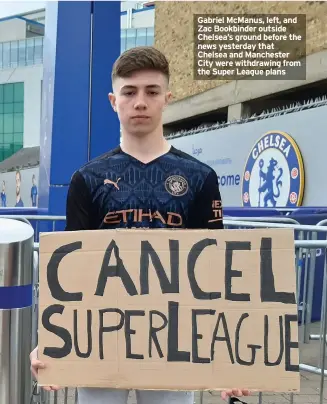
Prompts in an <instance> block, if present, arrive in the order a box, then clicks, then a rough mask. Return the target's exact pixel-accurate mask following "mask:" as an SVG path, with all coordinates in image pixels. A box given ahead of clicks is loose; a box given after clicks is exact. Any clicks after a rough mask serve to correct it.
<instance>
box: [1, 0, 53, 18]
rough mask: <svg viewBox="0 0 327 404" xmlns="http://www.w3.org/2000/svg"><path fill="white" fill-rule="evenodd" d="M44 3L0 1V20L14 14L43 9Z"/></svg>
mask: <svg viewBox="0 0 327 404" xmlns="http://www.w3.org/2000/svg"><path fill="white" fill-rule="evenodd" d="M45 4H46V1H2V0H0V18H3V17H8V16H10V15H14V14H20V13H25V12H28V11H33V10H37V9H39V8H44V7H45Z"/></svg>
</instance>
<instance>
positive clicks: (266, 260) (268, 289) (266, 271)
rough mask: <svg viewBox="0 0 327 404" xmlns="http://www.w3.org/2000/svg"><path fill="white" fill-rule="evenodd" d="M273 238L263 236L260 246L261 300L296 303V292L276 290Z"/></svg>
mask: <svg viewBox="0 0 327 404" xmlns="http://www.w3.org/2000/svg"><path fill="white" fill-rule="evenodd" d="M271 244H272V242H271V238H263V239H262V240H261V247H260V255H261V262H260V271H261V301H262V302H280V303H285V304H295V303H296V300H295V294H294V293H291V292H290V293H288V292H276V290H275V279H274V274H273V266H272V253H271V248H272V247H271Z"/></svg>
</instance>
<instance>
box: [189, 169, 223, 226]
mask: <svg viewBox="0 0 327 404" xmlns="http://www.w3.org/2000/svg"><path fill="white" fill-rule="evenodd" d="M188 227H189V228H199V229H223V228H224V225H223V208H222V201H221V195H220V190H219V185H218V178H217V175H216V173H215V171H214V170H212V171H210V173H209V174H208V176H207V178H206V180H205V182H204V184H203V187H202V189H201V191H200V192H199V193H198V194H197V195H196V197H195V199H194V204H193V206H192V208H191V210H190V215H189V225H188Z"/></svg>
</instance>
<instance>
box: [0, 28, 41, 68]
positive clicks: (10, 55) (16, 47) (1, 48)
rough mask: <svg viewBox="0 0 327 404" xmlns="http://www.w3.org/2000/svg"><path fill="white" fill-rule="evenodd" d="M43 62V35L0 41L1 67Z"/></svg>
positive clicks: (31, 64)
mask: <svg viewBox="0 0 327 404" xmlns="http://www.w3.org/2000/svg"><path fill="white" fill-rule="evenodd" d="M42 63H43V37H42V36H41V37H33V38H27V39H21V40H19V41H8V42H0V69H13V68H15V67H24V66H33V65H37V64H42Z"/></svg>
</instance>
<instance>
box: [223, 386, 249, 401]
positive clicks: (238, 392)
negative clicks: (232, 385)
mask: <svg viewBox="0 0 327 404" xmlns="http://www.w3.org/2000/svg"><path fill="white" fill-rule="evenodd" d="M249 395H250V391H249V390H247V389H244V390H242V389H233V390H225V391H222V393H221V398H222V399H223V400H227V399H228V398H230V397H243V396H249Z"/></svg>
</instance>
